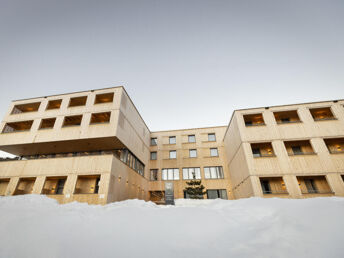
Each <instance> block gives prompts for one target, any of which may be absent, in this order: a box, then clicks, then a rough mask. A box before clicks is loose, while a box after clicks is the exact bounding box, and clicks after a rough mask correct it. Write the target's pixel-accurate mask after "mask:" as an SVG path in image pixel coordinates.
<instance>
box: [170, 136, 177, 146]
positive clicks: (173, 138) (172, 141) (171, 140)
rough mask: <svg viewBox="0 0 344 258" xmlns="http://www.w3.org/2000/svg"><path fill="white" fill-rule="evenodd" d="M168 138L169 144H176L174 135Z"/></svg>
mask: <svg viewBox="0 0 344 258" xmlns="http://www.w3.org/2000/svg"><path fill="white" fill-rule="evenodd" d="M168 140H169V144H176V137H175V136H170V137H169V139H168Z"/></svg>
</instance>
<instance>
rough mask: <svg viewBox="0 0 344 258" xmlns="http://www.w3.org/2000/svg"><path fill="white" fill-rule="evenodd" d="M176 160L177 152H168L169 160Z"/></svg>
mask: <svg viewBox="0 0 344 258" xmlns="http://www.w3.org/2000/svg"><path fill="white" fill-rule="evenodd" d="M176 158H177V151H175V150H171V151H170V159H176Z"/></svg>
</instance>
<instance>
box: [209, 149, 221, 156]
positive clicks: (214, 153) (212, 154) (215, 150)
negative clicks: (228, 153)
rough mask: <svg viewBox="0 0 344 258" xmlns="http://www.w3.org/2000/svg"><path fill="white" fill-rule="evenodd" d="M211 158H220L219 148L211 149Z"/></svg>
mask: <svg viewBox="0 0 344 258" xmlns="http://www.w3.org/2000/svg"><path fill="white" fill-rule="evenodd" d="M210 156H211V157H217V156H219V152H218V150H217V148H210Z"/></svg>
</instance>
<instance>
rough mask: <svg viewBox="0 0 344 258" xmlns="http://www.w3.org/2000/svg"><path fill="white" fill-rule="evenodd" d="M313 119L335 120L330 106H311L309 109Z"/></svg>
mask: <svg viewBox="0 0 344 258" xmlns="http://www.w3.org/2000/svg"><path fill="white" fill-rule="evenodd" d="M309 111H310V112H311V115H312V117H313V119H314V121H327V120H336V118H335V117H334V115H333V113H332V111H331V108H329V107H326V108H311V109H309Z"/></svg>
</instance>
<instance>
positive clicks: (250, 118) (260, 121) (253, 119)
mask: <svg viewBox="0 0 344 258" xmlns="http://www.w3.org/2000/svg"><path fill="white" fill-rule="evenodd" d="M244 121H245V126H260V125H265V122H264V118H263V114H253V115H244Z"/></svg>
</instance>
